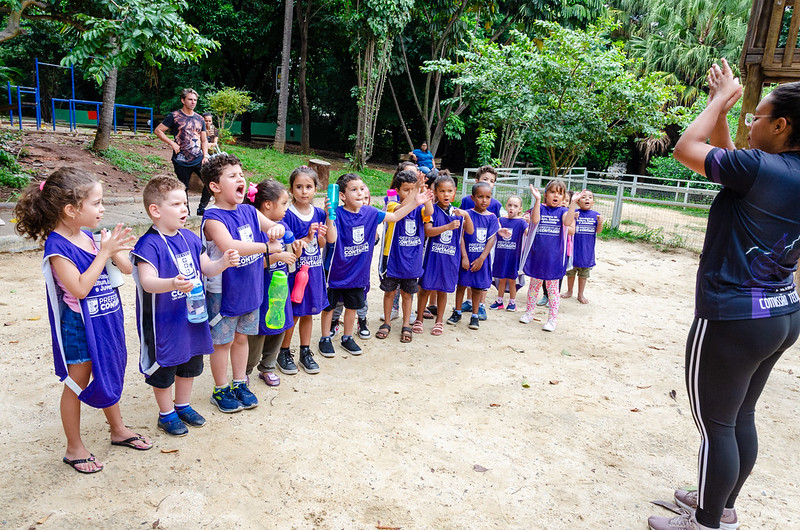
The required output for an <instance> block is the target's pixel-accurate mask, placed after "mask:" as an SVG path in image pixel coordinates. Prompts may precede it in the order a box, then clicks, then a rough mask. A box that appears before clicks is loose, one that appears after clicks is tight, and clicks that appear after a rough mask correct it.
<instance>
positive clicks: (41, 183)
mask: <svg viewBox="0 0 800 530" xmlns="http://www.w3.org/2000/svg"><path fill="white" fill-rule="evenodd" d="M45 182H47V181H46V180H43V181H41V182H40V183H39V191H42V190H43V189H44V183H45Z"/></svg>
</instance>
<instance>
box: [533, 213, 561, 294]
mask: <svg viewBox="0 0 800 530" xmlns="http://www.w3.org/2000/svg"><path fill="white" fill-rule="evenodd" d="M539 211H540V213H541V220H540V221H539V225H538V226H537V228H536V236H535V238H534V240H533V247H532V248H531V251H530V253H529V254H528V259H527V260H526V261H525V266H524V271H525V274H527V275H528V276H530V277H531V278H536V279H539V280H558V279H560V278H563V277H564V273H566V271H567V266H566V263H567V262H566V252H567V231H566V230H564V225H563V224H562V221H561V219H562V217H563V216H564V214H565V213H566V212H567V211H568V210H567V208H565V207H563V206H556V207H554V208H551V207H549V206H545V205H544V204H542V205H540V210H539Z"/></svg>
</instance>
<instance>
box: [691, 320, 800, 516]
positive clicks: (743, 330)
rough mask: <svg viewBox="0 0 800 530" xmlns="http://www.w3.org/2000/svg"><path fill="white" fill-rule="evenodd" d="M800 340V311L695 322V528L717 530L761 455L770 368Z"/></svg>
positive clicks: (692, 396)
mask: <svg viewBox="0 0 800 530" xmlns="http://www.w3.org/2000/svg"><path fill="white" fill-rule="evenodd" d="M798 334H800V312H795V313H792V314H790V315H784V316H777V317H770V318H760V319H754V320H728V321H725V320H706V319H703V318H695V319H694V323H693V324H692V328H691V330H690V331H689V339H688V340H687V342H686V390H687V392H688V394H689V403H690V405H691V409H692V416H693V417H694V421H695V424H696V425H697V430H698V431H700V450H699V453H698V458H697V462H698V489H697V493H698V508H697V513H696V517H697V522H699V523H700V524H702V525H705V526H708V527H711V528H716V527H717V526H718V525H719V522H720V518H721V517H722V512H723V509H724V508H733V507H734V506H733V505H734V502H735V501H736V497H737V496H738V495H739V491H740V490H741V488H742V486H743V485H744V482H745V480H747V477H748V476H749V475H750V472H751V471H752V469H753V466H754V465H755V462H756V456H757V454H758V436H757V434H756V425H755V409H756V402H757V401H758V398H759V397H760V396H761V391H762V390H764V386H765V385H766V383H767V379H768V378H769V374H770V372H771V371H772V367H773V366H775V363H776V362H777V361H778V359H779V358H780V356H781V354H782V353H783V352H784V351H785V350H786V349H787V348H788V347H789V346H791V345H792V344H794V342H795V341H796V340H797V337H798Z"/></svg>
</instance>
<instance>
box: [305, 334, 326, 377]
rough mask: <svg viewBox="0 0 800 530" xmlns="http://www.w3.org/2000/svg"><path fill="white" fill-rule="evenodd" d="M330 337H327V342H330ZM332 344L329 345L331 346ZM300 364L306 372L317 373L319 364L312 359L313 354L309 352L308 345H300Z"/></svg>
mask: <svg viewBox="0 0 800 530" xmlns="http://www.w3.org/2000/svg"><path fill="white" fill-rule="evenodd" d="M330 340H331V339H330V337H328V342H330ZM332 347H333V345H331V348H332ZM300 366H302V367H303V370H304V371H305V373H307V374H318V373H319V365H318V364H317V362H316V361H315V360H314V356H313V355H312V354H311V348H309V347H308V346H300Z"/></svg>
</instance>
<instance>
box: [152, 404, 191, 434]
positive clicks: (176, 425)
mask: <svg viewBox="0 0 800 530" xmlns="http://www.w3.org/2000/svg"><path fill="white" fill-rule="evenodd" d="M158 428H159V429H161V430H162V431H164V432H165V433H167V434H171V435H172V436H186V435H187V434H189V428H188V427H187V426H186V425H185V424H184V423H183V422H182V421H181V419H180V418H179V417H178V414H177V413H176V412H175V411H174V410H173V411H172V412H171V413H169V414H167V415H166V416H163V417H162V416H161V415H160V414H159V416H158Z"/></svg>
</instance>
